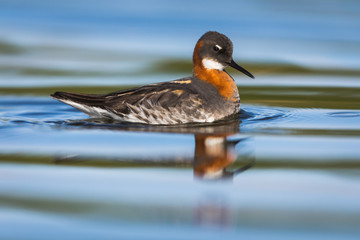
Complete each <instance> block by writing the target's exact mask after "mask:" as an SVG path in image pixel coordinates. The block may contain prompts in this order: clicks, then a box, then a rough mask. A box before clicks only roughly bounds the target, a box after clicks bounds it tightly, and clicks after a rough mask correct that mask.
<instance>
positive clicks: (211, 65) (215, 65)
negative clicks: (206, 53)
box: [202, 58, 225, 71]
mask: <svg viewBox="0 0 360 240" xmlns="http://www.w3.org/2000/svg"><path fill="white" fill-rule="evenodd" d="M202 64H203V66H204V67H205V68H207V69H216V70H220V71H222V70H224V68H225V66H224V65H222V64H221V63H219V62H218V61H216V60H214V59H211V58H204V59H203V60H202Z"/></svg>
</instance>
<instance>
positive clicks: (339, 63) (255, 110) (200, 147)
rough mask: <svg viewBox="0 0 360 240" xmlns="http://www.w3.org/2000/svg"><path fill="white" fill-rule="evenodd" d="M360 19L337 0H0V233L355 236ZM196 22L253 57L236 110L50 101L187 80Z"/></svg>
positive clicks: (359, 7) (243, 59) (357, 10)
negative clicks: (203, 117)
mask: <svg viewBox="0 0 360 240" xmlns="http://www.w3.org/2000/svg"><path fill="white" fill-rule="evenodd" d="M358 29H360V3H359V2H358V1H350V0H349V1H320V0H319V1H300V2H294V1H282V0H280V1H273V0H271V1H260V0H256V1H221V2H219V1H206V2H204V1H197V2H193V1H179V2H174V1H171V2H167V1H152V2H149V1H131V2H125V1H112V0H105V1H101V3H100V2H96V1H80V0H75V1H74V0H72V1H68V0H64V1H57V2H53V1H51V2H50V1H44V0H37V1H36V0H31V1H21V0H19V1H16V0H12V1H0V239H36V240H38V239H64V238H69V239H225V238H228V239H238V238H246V239H359V236H360V230H359V223H360V204H359V203H360V177H359V176H360V174H359V173H360V150H359V146H360V137H359V136H360V81H359V79H360V78H359V77H360V32H359V31H358ZM208 30H217V31H220V32H222V33H225V34H226V35H228V36H229V37H230V38H231V39H232V41H233V43H234V47H235V48H234V58H235V60H236V61H238V62H240V63H241V65H243V66H244V67H245V68H247V67H248V66H250V67H252V66H253V69H251V71H252V72H253V73H254V75H255V76H256V79H255V80H252V79H246V77H245V76H242V75H238V74H235V73H234V74H233V73H232V72H231V74H232V75H233V76H234V78H235V81H236V83H237V85H238V87H239V92H240V95H241V109H242V110H241V114H240V116H239V118H237V119H234V120H231V121H225V122H220V123H217V124H206V125H203V124H194V125H186V126H176V127H164V126H162V127H154V126H145V125H141V124H129V123H119V122H111V121H104V120H99V119H90V118H88V116H87V115H85V114H83V113H81V112H79V111H77V110H76V109H73V108H72V107H70V106H68V105H65V104H63V103H60V102H58V101H56V100H54V99H51V98H50V97H49V94H51V93H53V92H54V91H73V92H88V93H107V92H110V91H115V90H117V89H120V88H126V87H129V86H136V85H143V84H149V83H155V82H161V81H168V80H173V79H177V78H180V77H184V76H188V75H190V74H191V67H190V68H189V66H188V65H189V63H190V61H191V56H192V51H193V47H194V44H195V42H196V41H197V39H198V38H199V37H200V36H201V35H202V34H203V33H204V32H206V31H208ZM164 63H170V66H169V65H166V64H165V65H164ZM173 65H175V68H174V70H172V67H174V66H173ZM164 66H165V67H164ZM204 146H205V147H204Z"/></svg>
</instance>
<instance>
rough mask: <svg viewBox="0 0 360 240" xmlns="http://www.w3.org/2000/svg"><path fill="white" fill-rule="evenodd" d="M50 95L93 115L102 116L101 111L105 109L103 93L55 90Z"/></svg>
mask: <svg viewBox="0 0 360 240" xmlns="http://www.w3.org/2000/svg"><path fill="white" fill-rule="evenodd" d="M51 97H53V98H55V99H56V100H59V101H61V102H63V103H66V104H68V105H70V106H73V107H75V108H77V109H79V110H80V111H82V112H84V113H86V114H88V115H90V116H93V117H99V116H102V115H103V114H102V113H103V112H104V111H106V110H105V108H104V107H105V106H104V105H105V97H104V96H103V95H92V94H78V93H67V92H55V93H54V94H51Z"/></svg>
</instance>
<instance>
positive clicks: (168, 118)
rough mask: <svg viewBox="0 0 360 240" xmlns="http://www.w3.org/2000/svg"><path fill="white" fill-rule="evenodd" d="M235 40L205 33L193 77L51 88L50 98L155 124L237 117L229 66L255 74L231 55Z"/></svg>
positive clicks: (95, 113) (236, 96)
mask: <svg viewBox="0 0 360 240" xmlns="http://www.w3.org/2000/svg"><path fill="white" fill-rule="evenodd" d="M232 53H233V44H232V42H231V40H230V39H229V38H228V37H226V36H225V35H223V34H221V33H218V32H215V31H209V32H206V33H205V34H204V35H202V36H201V37H200V39H199V40H198V41H197V43H196V45H195V49H194V53H193V75H192V76H190V77H185V78H181V79H177V80H173V81H169V82H161V83H155V84H150V85H145V86H142V87H138V88H133V89H129V90H122V91H117V92H113V93H109V94H105V95H95V94H78V93H67V92H55V93H54V94H52V95H51V96H52V97H53V98H55V99H57V100H59V101H61V102H63V103H66V104H69V105H71V106H73V107H75V108H77V109H79V110H80V111H82V112H84V113H86V114H88V115H89V116H91V117H96V118H110V119H111V118H112V119H115V120H119V121H124V122H134V123H143V124H154V125H159V124H162V125H174V124H186V123H210V122H215V121H219V120H222V119H226V118H230V117H232V116H235V115H237V114H238V113H239V111H240V96H239V93H238V89H237V86H236V84H235V81H234V79H233V78H232V77H231V76H230V75H229V74H228V73H227V72H226V71H225V70H224V69H225V68H226V67H229V66H230V67H233V68H235V69H237V70H239V71H240V72H242V73H244V74H246V75H247V76H249V77H251V78H254V76H253V75H252V74H251V73H249V72H248V71H247V70H245V69H244V68H243V67H241V66H239V65H238V64H236V63H235V62H234V60H233V58H232Z"/></svg>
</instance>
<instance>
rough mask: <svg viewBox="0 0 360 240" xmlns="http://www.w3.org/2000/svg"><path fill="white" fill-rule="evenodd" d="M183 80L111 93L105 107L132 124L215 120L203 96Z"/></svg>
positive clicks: (106, 98) (106, 99) (107, 96)
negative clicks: (208, 110)
mask: <svg viewBox="0 0 360 240" xmlns="http://www.w3.org/2000/svg"><path fill="white" fill-rule="evenodd" d="M182 81H183V82H184V81H185V80H182ZM182 81H173V82H166V83H159V84H154V85H147V86H144V87H140V88H135V89H131V90H126V91H120V92H115V93H111V94H109V95H106V96H105V108H106V109H107V110H108V111H110V112H111V113H113V114H115V115H116V116H118V117H119V118H120V119H121V120H123V121H129V122H141V123H147V124H179V123H188V122H212V121H214V116H212V114H211V113H206V111H205V109H204V102H203V101H204V99H203V98H202V97H201V95H200V94H199V93H198V92H197V91H196V90H195V89H192V87H191V84H184V83H182ZM190 82H191V81H190Z"/></svg>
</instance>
